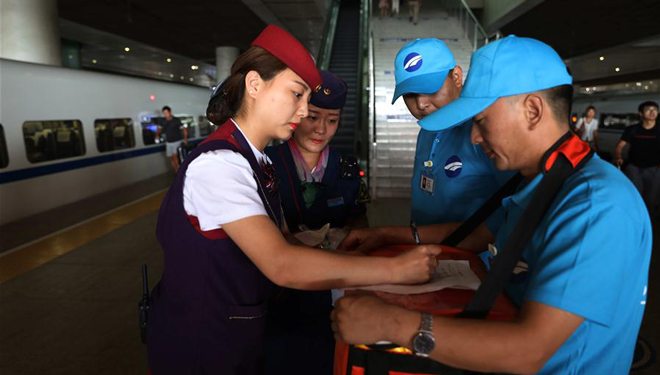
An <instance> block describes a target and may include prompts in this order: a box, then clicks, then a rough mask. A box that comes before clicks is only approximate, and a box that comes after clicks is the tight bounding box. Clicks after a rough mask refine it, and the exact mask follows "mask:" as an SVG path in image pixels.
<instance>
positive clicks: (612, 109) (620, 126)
mask: <svg viewBox="0 0 660 375" xmlns="http://www.w3.org/2000/svg"><path fill="white" fill-rule="evenodd" d="M646 101H654V102H656V103H658V102H659V101H660V95H658V94H657V93H655V94H631V95H622V94H604V95H589V96H580V97H577V98H575V100H574V101H573V111H572V112H573V115H572V117H573V120H574V121H577V119H578V118H580V117H582V116H584V112H585V110H586V109H587V107H588V106H594V108H596V119H598V148H599V154H600V156H601V157H603V158H605V159H606V160H608V161H610V160H609V159H610V158H611V157H612V156H614V150H615V148H616V144H617V143H618V142H619V140H620V139H621V135H622V134H623V130H624V129H625V128H626V127H628V126H631V125H634V124H637V123H639V121H640V119H639V113H638V112H637V107H638V106H639V105H640V104H642V103H643V102H646ZM626 152H627V150H624V157H625V155H626Z"/></svg>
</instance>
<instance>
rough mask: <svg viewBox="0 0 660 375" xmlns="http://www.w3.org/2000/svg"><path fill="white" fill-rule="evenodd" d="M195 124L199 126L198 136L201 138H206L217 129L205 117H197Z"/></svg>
mask: <svg viewBox="0 0 660 375" xmlns="http://www.w3.org/2000/svg"><path fill="white" fill-rule="evenodd" d="M197 123H198V124H199V135H200V136H202V137H206V136H207V135H209V134H211V133H213V132H214V131H215V129H216V128H217V126H215V125H214V124H213V123H212V122H211V121H209V120H208V119H207V118H206V116H199V120H198V121H197Z"/></svg>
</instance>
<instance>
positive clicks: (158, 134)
mask: <svg viewBox="0 0 660 375" xmlns="http://www.w3.org/2000/svg"><path fill="white" fill-rule="evenodd" d="M175 117H176V118H178V119H179V121H181V124H182V125H183V126H182V127H181V137H183V128H186V129H187V131H188V138H195V137H196V134H195V133H196V128H197V124H196V123H195V121H194V118H193V117H192V116H175ZM164 123H165V118H164V117H143V118H142V121H141V124H142V141H144V144H145V145H153V144H156V143H162V142H165V134H163V132H162V131H161V130H162V126H163V124H164Z"/></svg>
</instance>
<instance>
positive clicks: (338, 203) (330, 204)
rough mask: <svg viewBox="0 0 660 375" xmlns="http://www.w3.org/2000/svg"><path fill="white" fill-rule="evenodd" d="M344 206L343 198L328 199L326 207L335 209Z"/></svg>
mask: <svg viewBox="0 0 660 375" xmlns="http://www.w3.org/2000/svg"><path fill="white" fill-rule="evenodd" d="M343 204H344V197H338V198H332V199H328V207H337V206H341V205H343Z"/></svg>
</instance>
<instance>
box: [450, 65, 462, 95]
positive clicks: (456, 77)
mask: <svg viewBox="0 0 660 375" xmlns="http://www.w3.org/2000/svg"><path fill="white" fill-rule="evenodd" d="M451 81H452V82H453V83H454V86H456V88H457V89H459V90H460V89H461V88H463V68H461V67H460V66H459V65H456V66H455V67H454V69H452V70H451Z"/></svg>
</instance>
